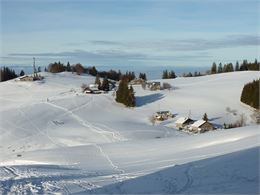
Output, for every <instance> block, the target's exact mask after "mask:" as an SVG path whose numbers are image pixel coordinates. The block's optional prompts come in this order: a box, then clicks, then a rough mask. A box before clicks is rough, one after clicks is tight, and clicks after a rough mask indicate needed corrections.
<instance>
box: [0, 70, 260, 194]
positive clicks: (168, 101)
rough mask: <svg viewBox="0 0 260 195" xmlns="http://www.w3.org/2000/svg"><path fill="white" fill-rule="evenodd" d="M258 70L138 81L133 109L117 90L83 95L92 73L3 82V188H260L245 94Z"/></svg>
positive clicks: (257, 136) (256, 135)
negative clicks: (117, 95)
mask: <svg viewBox="0 0 260 195" xmlns="http://www.w3.org/2000/svg"><path fill="white" fill-rule="evenodd" d="M259 73H260V72H259V71H241V72H232V73H222V74H216V75H207V76H200V77H190V78H184V77H178V78H176V79H167V80H154V81H149V83H150V85H151V86H152V85H153V86H155V87H156V84H157V83H163V82H167V84H168V85H170V86H172V88H171V89H164V90H149V88H148V87H146V88H144V87H143V86H142V85H140V84H133V89H134V92H135V98H136V99H135V100H136V106H135V107H133V108H127V107H125V106H124V105H123V104H119V103H117V102H116V101H115V91H114V90H116V89H117V87H115V89H113V90H112V91H109V92H107V93H97V94H93V93H83V92H82V88H81V86H82V84H83V83H84V84H86V85H90V86H92V85H91V84H93V83H94V82H95V77H93V76H89V75H84V74H83V75H76V74H72V73H70V72H63V73H56V74H52V73H47V72H44V73H41V75H42V76H43V77H44V79H43V80H39V81H20V80H19V79H14V80H9V81H6V82H2V83H0V93H1V96H0V104H1V107H0V117H1V118H0V119H1V121H0V122H1V126H0V135H1V136H0V194H14V193H17V194H20V193H21V194H22V193H23V194H27V193H29V194H30V193H33V194H37V193H38V194H48V193H50V194H55V193H61V194H209V193H213V194H258V193H259V166H258V165H259V158H258V157H259V156H258V155H259V154H258V153H259V148H260V142H259V140H260V128H259V125H257V124H256V123H255V121H254V118H253V117H252V113H253V110H252V109H251V108H250V107H248V106H246V105H245V104H243V103H241V102H240V96H241V92H242V89H243V86H244V85H245V84H246V83H248V82H251V81H252V80H253V79H258V78H259ZM116 86H118V83H116ZM163 111H164V112H163ZM168 113H171V114H170V115H171V116H170V117H168ZM205 113H206V116H207V117H206V118H205ZM203 115H204V118H203ZM154 116H155V119H157V118H158V119H159V120H154V118H153V119H152V117H154ZM165 116H167V117H165ZM156 117H157V118H156ZM164 117H165V118H164ZM161 118H163V120H160V119H161ZM202 118H203V120H202ZM188 119H191V120H188ZM239 120H240V121H241V120H243V121H242V122H243V126H242V127H238V128H230V129H228V128H226V129H224V128H225V127H226V126H225V125H226V124H234V123H236V122H237V121H239ZM224 124H225V125H224ZM178 125H180V126H178ZM202 125H204V126H203V127H202ZM204 128H209V129H210V130H209V131H205V133H202V132H204V131H202V130H204Z"/></svg>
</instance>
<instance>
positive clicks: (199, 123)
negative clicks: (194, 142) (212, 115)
mask: <svg viewBox="0 0 260 195" xmlns="http://www.w3.org/2000/svg"><path fill="white" fill-rule="evenodd" d="M205 122H206V121H204V120H198V121H196V122H195V123H193V124H192V125H191V127H200V126H201V125H203V124H204V123H205Z"/></svg>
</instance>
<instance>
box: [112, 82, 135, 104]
mask: <svg viewBox="0 0 260 195" xmlns="http://www.w3.org/2000/svg"><path fill="white" fill-rule="evenodd" d="M116 101H117V102H119V103H123V104H124V105H126V106H127V107H134V106H135V96H134V89H133V87H132V86H130V88H128V80H127V78H124V79H122V80H121V81H120V83H119V86H118V90H117V92H116Z"/></svg>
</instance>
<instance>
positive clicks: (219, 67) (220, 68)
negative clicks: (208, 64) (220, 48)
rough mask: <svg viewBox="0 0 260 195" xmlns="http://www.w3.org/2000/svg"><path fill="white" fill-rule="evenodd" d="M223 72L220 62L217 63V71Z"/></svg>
mask: <svg viewBox="0 0 260 195" xmlns="http://www.w3.org/2000/svg"><path fill="white" fill-rule="evenodd" d="M222 72H223V67H222V64H221V63H219V65H218V73H222Z"/></svg>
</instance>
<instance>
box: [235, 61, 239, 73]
mask: <svg viewBox="0 0 260 195" xmlns="http://www.w3.org/2000/svg"><path fill="white" fill-rule="evenodd" d="M235 71H239V63H238V61H237V62H236V67H235Z"/></svg>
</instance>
